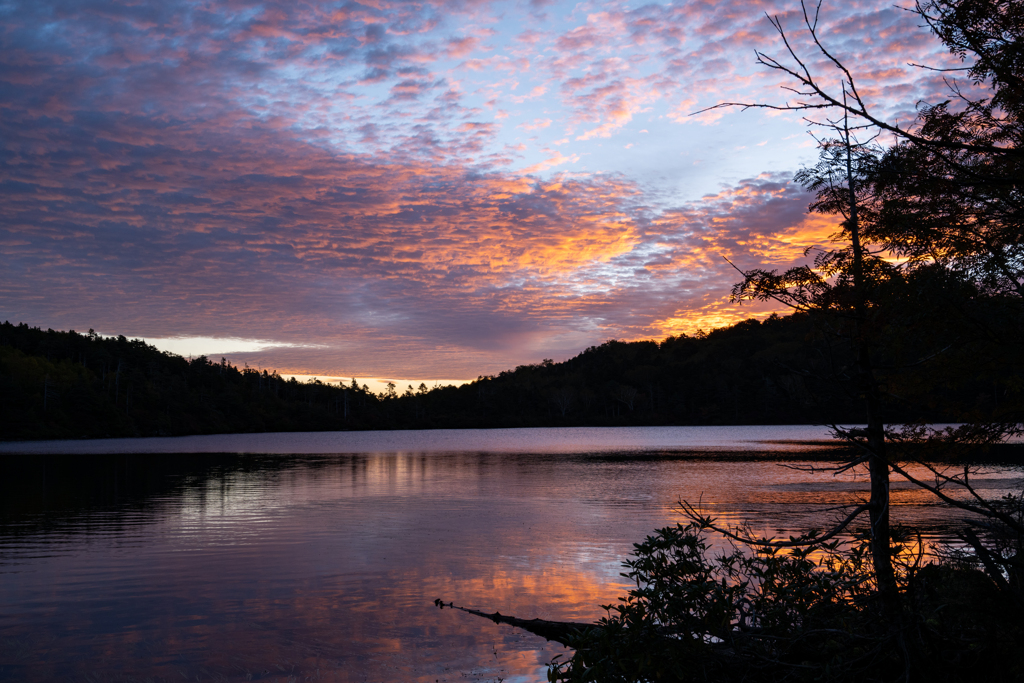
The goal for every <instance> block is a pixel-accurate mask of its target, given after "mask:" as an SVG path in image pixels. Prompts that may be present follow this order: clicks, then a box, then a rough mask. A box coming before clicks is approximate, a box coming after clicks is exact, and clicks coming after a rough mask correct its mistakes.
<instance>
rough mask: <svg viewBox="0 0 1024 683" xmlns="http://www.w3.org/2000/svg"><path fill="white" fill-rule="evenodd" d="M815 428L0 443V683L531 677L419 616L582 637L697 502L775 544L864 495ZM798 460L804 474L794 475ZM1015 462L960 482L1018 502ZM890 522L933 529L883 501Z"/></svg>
mask: <svg viewBox="0 0 1024 683" xmlns="http://www.w3.org/2000/svg"><path fill="white" fill-rule="evenodd" d="M827 441H828V434H827V431H825V430H824V429H823V428H820V427H715V428H696V427H693V428H688V427H652V428H621V429H619V428H608V429H582V428H580V429H522V430H464V431H459V430H438V431H423V432H410V431H406V432H347V433H309V434H246V435H219V436H206V437H178V438H157V439H130V440H129V439H120V440H96V441H75V442H33V443H0V455H2V456H3V457H2V458H0V495H2V499H0V500H2V502H0V605H2V609H0V680H11V681H15V680H18V681H21V680H27V681H43V680H54V679H58V680H80V681H172V680H173V681H179V680H190V681H218V680H220V681H244V680H273V681H304V680H325V681H382V682H397V681H423V682H427V681H430V682H435V681H494V682H497V681H517V682H527V681H529V682H533V681H544V680H546V675H545V671H546V669H545V665H546V663H547V662H548V661H550V660H551V658H552V657H553V656H554V655H556V654H558V653H559V652H562V651H563V649H562V648H561V647H560V646H558V645H555V644H552V643H546V642H545V641H544V640H543V639H541V638H538V637H536V636H533V635H530V634H528V633H524V632H522V631H518V630H515V629H513V628H511V627H508V626H499V625H496V624H493V623H491V622H489V621H487V620H484V619H480V618H478V617H474V616H471V615H468V614H465V613H462V612H458V611H452V610H443V611H441V610H438V609H437V608H436V607H434V606H433V604H432V602H433V600H434V599H435V598H442V599H444V600H446V601H454V602H455V603H456V604H458V605H464V606H468V607H475V608H479V609H484V610H487V611H495V610H497V611H500V612H501V613H502V614H510V615H515V616H519V617H525V618H533V617H540V618H545V619H559V620H579V621H592V620H594V619H597V618H599V617H601V616H602V615H603V614H604V611H603V610H602V609H601V607H600V605H602V604H608V603H613V602H615V600H616V598H617V597H618V596H619V595H622V594H624V593H625V592H626V590H628V588H629V586H628V585H627V584H626V583H625V580H624V579H623V578H622V577H621V576H619V572H620V571H621V562H622V561H623V559H625V558H626V557H627V556H628V555H629V553H630V551H631V550H632V544H633V543H635V542H638V541H640V540H642V539H643V538H644V536H646V535H647V534H649V533H650V532H651V531H652V530H654V529H655V528H658V527H661V526H665V525H668V524H673V523H675V522H677V521H680V520H681V517H680V516H679V514H678V513H677V512H676V511H675V507H676V504H677V502H678V501H679V500H680V499H686V500H688V501H690V502H694V503H696V502H698V501H700V503H701V504H702V505H703V507H704V508H705V509H706V510H708V511H709V512H710V513H712V514H714V515H715V516H717V517H718V518H719V519H720V520H723V521H726V522H729V523H748V524H751V525H752V527H753V528H754V529H755V530H756V531H758V532H761V533H765V534H769V535H782V534H788V533H791V532H796V531H799V530H804V529H806V528H808V527H810V526H815V525H817V526H821V525H823V523H824V522H827V521H828V520H830V519H834V518H836V517H839V516H841V513H840V511H839V510H838V508H840V507H841V506H843V505H848V504H850V503H852V502H855V501H857V500H858V499H859V497H860V496H862V495H864V491H865V490H866V481H865V477H864V476H863V475H857V474H854V473H850V474H847V475H844V476H841V477H833V476H831V475H830V474H822V473H811V472H807V471H805V470H803V469H793V466H797V467H806V466H810V465H816V464H817V465H820V464H824V463H821V462H819V461H818V460H820V458H822V457H827V453H826V454H822V452H821V448H822V444H823V443H827ZM816 459H818V460H816ZM1022 483H1024V471H1022V469H1021V468H1019V467H1002V468H999V467H995V466H992V467H989V468H987V470H986V471H985V472H984V473H981V474H979V475H978V476H977V479H976V484H977V485H978V486H979V488H980V489H981V490H982V491H983V492H984V493H985V494H986V495H990V496H998V495H1002V494H1003V493H1006V492H1009V491H1011V490H1014V489H1015V488H1019V487H1020V486H1021V485H1022ZM893 505H894V517H895V518H897V519H898V520H899V521H904V522H907V523H911V524H914V525H916V526H918V527H919V528H920V529H922V530H923V532H924V533H925V535H926V536H928V537H931V538H936V537H938V536H940V535H941V534H942V533H943V532H944V531H945V530H946V529H947V525H948V523H949V521H950V519H951V518H950V514H949V512H948V510H946V509H945V508H944V507H942V506H939V505H937V504H936V503H935V501H934V500H933V499H931V497H930V496H928V495H926V494H924V493H922V492H920V491H918V490H915V489H912V488H909V487H906V486H899V485H894V490H893Z"/></svg>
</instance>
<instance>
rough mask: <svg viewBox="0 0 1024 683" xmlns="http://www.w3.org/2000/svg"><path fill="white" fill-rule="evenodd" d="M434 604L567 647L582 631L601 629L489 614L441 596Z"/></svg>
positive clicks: (565, 622) (596, 626) (582, 623)
mask: <svg viewBox="0 0 1024 683" xmlns="http://www.w3.org/2000/svg"><path fill="white" fill-rule="evenodd" d="M434 604H435V605H437V606H438V607H440V608H441V609H444V608H445V607H447V608H448V609H457V610H462V611H463V612H468V613H469V614H473V615H476V616H478V617H483V618H484V619H490V620H491V621H493V622H494V623H495V624H508V625H509V626H515V627H516V628H521V629H523V630H524V631H529V632H530V633H532V634H534V635H537V636H540V637H541V638H546V639H547V640H553V641H554V642H556V643H560V644H562V645H565V646H566V647H572V645H570V642H571V641H573V640H575V639H577V638H578V637H579V635H580V634H581V633H583V632H584V631H587V630H589V629H599V628H601V627H600V626H598V625H596V624H588V623H584V622H579V621H548V620H547V619H519V618H518V617H508V616H505V615H504V614H501V613H500V612H494V613H493V614H488V613H487V612H481V611H480V610H475V609H469V608H468V607H459V606H458V605H455V604H453V603H450V602H444V601H443V600H441V599H440V598H438V599H437V600H434Z"/></svg>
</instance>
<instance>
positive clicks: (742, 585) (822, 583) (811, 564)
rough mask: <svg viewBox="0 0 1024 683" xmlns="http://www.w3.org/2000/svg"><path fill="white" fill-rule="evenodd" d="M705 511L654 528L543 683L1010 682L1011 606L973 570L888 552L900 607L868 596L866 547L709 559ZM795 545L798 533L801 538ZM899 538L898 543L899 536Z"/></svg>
mask: <svg viewBox="0 0 1024 683" xmlns="http://www.w3.org/2000/svg"><path fill="white" fill-rule="evenodd" d="M712 526H713V522H712V520H710V519H707V518H703V519H699V520H695V521H693V522H691V523H690V524H688V525H685V526H684V525H680V524H677V525H675V526H671V527H666V528H664V529H659V530H658V531H656V532H655V533H654V534H653V535H651V536H648V537H647V539H646V540H645V541H644V542H643V543H639V544H636V545H635V546H634V547H635V552H634V558H632V559H630V560H629V561H627V562H626V563H625V567H626V568H627V569H628V572H627V573H625V574H623V576H625V577H626V578H628V579H630V580H631V581H633V582H635V583H636V588H634V589H633V590H631V591H630V592H629V594H628V595H627V596H626V597H624V598H620V601H619V604H617V605H608V606H606V609H607V610H608V613H609V614H608V616H607V617H606V618H604V619H602V620H601V621H600V622H598V624H597V626H596V627H595V628H592V629H590V630H588V631H586V632H584V633H583V634H582V635H581V636H580V637H579V639H578V641H577V642H575V643H573V645H574V647H575V653H574V654H573V655H572V657H571V658H569V659H568V660H567V661H565V662H558V661H557V660H556V662H554V663H553V664H552V665H551V667H550V668H549V673H548V678H549V680H551V681H566V682H568V681H574V682H575V681H578V682H581V683H582V682H589V681H602V682H615V681H622V682H626V681H721V682H727V681H741V680H742V681H858V682H860V681H865V680H867V681H874V680H898V679H900V678H901V677H902V678H904V679H908V678H910V675H909V673H908V672H912V673H913V676H912V677H913V678H914V679H916V680H933V681H963V680H992V681H1004V680H1007V681H1009V680H1019V679H1020V677H1021V676H1024V650H1022V649H1021V648H1020V644H1021V643H1022V642H1024V641H1022V636H1024V630H1022V627H1021V624H1020V622H1019V619H1018V618H1017V610H1018V609H1019V606H1018V605H1017V604H1016V603H1014V602H1012V601H1007V600H1006V599H1005V596H1003V595H1001V594H1000V591H998V590H997V589H996V586H995V585H994V584H993V582H992V581H991V580H990V579H989V578H988V577H986V576H985V575H984V574H982V573H981V572H979V571H977V570H976V569H974V568H972V567H966V566H964V567H959V568H951V567H949V566H940V565H928V566H925V567H923V568H918V566H917V564H916V560H917V559H919V555H915V554H914V553H913V552H909V551H910V550H911V548H909V547H908V544H897V545H896V546H895V547H894V549H893V550H894V553H896V554H897V555H896V557H897V559H899V558H903V559H902V561H897V567H898V569H899V571H898V573H897V576H898V583H899V590H900V595H901V598H902V599H901V600H900V604H901V605H902V607H901V609H900V611H899V612H897V613H895V614H893V613H890V612H888V611H887V610H883V609H882V608H881V606H880V604H879V602H878V599H877V595H876V594H875V592H874V584H873V571H872V570H871V565H870V561H869V559H868V552H867V546H866V544H865V543H863V542H858V541H854V542H852V543H850V544H847V545H842V544H840V543H838V542H832V543H827V544H822V545H820V546H819V547H818V548H817V549H816V550H814V551H811V550H810V549H808V548H807V547H802V548H801V547H797V548H794V549H792V550H790V551H788V552H784V551H781V550H779V549H777V548H772V547H770V546H767V545H762V546H755V547H752V548H751V547H739V548H737V547H732V548H731V549H730V550H729V551H728V552H721V553H719V554H717V555H714V554H713V553H714V549H713V548H712V546H711V545H710V544H709V536H708V529H709V528H711V527H712ZM813 536H814V534H811V535H810V536H809V537H807V538H805V539H791V540H793V541H799V540H808V538H813ZM905 540H906V539H905Z"/></svg>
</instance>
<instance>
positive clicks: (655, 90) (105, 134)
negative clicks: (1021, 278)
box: [0, 0, 950, 377]
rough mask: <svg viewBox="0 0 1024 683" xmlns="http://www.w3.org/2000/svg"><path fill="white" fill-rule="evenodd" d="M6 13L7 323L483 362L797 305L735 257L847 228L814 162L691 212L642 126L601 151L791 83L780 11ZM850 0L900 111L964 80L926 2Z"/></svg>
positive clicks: (852, 51) (1, 44)
mask: <svg viewBox="0 0 1024 683" xmlns="http://www.w3.org/2000/svg"><path fill="white" fill-rule="evenodd" d="M6 7H7V9H5V10H3V11H5V12H6V14H5V15H4V17H5V20H4V27H3V29H0V193H2V196H3V198H4V201H3V202H0V318H6V319H11V320H12V321H18V322H20V321H25V322H29V323H31V324H40V325H44V326H52V327H55V328H65V329H66V328H69V327H74V328H76V329H87V328H89V327H93V328H96V329H104V330H107V331H110V332H115V333H124V334H126V335H135V336H151V337H176V336H194V337H216V338H237V339H259V340H266V341H267V342H268V343H271V342H272V343H273V346H271V347H267V348H263V349H261V350H258V351H251V352H249V353H251V354H254V355H251V356H247V358H252V359H255V358H258V359H259V360H260V362H261V363H262V364H263V365H264V367H267V366H270V367H277V368H278V369H280V370H282V371H290V372H297V373H302V374H314V373H315V374H320V375H338V376H352V375H356V376H407V377H417V376H420V377H422V376H442V377H459V376H463V377H475V376H476V375H478V374H481V373H487V372H493V371H497V370H501V369H503V368H506V367H509V366H514V365H516V364H518V363H522V362H534V361H536V360H538V359H539V358H542V357H565V356H568V355H571V354H573V353H576V352H578V351H579V350H580V349H581V348H585V347H586V346H588V345H590V344H593V343H599V342H600V341H602V340H603V339H607V338H609V337H617V338H627V339H630V338H642V337H647V336H659V335H664V334H668V333H675V332H678V331H686V330H690V331H692V329H694V326H704V327H707V326H711V325H714V324H719V323H722V322H723V321H729V320H734V319H738V318H741V317H743V316H746V315H748V314H749V313H750V312H751V311H753V312H760V313H764V312H767V310H768V309H763V310H762V309H757V308H751V307H738V306H736V305H733V304H730V303H728V301H727V296H728V291H729V288H730V286H731V284H732V282H733V280H734V279H735V277H736V275H735V273H734V271H732V269H731V267H729V266H728V264H726V263H725V261H724V260H723V259H722V258H721V257H722V256H723V255H724V256H728V257H729V258H730V259H732V260H733V261H734V262H735V263H737V265H739V266H740V267H752V266H754V265H758V264H762V263H765V264H769V265H770V266H771V267H779V268H782V267H785V266H786V265H788V264H792V263H795V262H797V261H799V260H800V259H801V258H802V255H801V254H802V250H803V249H804V248H805V247H806V246H810V245H813V244H821V243H825V242H826V241H827V238H828V236H829V235H830V234H831V231H832V230H833V229H834V228H833V226H832V224H831V223H830V222H829V221H827V220H824V219H821V218H812V217H808V216H807V215H806V213H805V209H806V204H807V197H806V196H805V195H804V193H803V192H801V191H800V189H799V188H796V187H794V186H793V185H792V184H791V183H790V182H789V177H790V173H791V172H792V171H793V170H794V169H791V168H774V169H772V172H771V173H767V174H762V173H761V171H762V170H765V169H761V168H751V169H749V171H744V173H743V174H742V175H735V174H734V175H733V176H732V178H733V180H729V181H728V182H724V183H723V185H722V187H721V189H720V190H719V191H717V192H714V193H711V194H709V195H707V196H705V197H703V198H700V199H696V200H693V201H689V202H684V201H682V200H681V199H679V198H678V196H676V195H673V194H672V193H670V192H666V191H665V190H664V189H663V188H659V187H655V186H652V185H651V184H650V183H649V182H648V180H646V179H644V178H642V177H641V176H639V175H629V174H627V173H626V172H625V171H624V170H623V168H627V167H626V166H625V164H626V163H627V162H626V161H624V159H625V158H626V157H628V158H629V159H630V161H629V162H628V163H630V164H633V163H638V162H636V161H635V160H636V159H637V158H639V157H641V156H642V154H641V152H643V151H644V150H634V151H633V153H630V154H628V155H627V154H625V153H623V152H622V147H623V146H624V144H625V143H627V142H629V141H624V140H620V141H617V142H615V144H609V145H606V149H614V150H616V153H617V154H618V156H615V157H610V156H609V157H604V158H600V159H599V158H598V156H597V155H595V154H593V150H595V149H597V145H599V144H601V142H602V141H605V140H609V139H614V138H615V137H616V136H619V135H620V134H621V132H622V131H623V130H631V129H632V126H631V124H633V123H636V124H637V127H639V126H641V125H642V126H644V128H643V130H644V131H646V130H650V131H651V135H658V136H659V138H661V139H667V136H666V133H665V131H666V126H668V127H673V128H674V126H675V124H677V123H678V124H683V125H688V124H690V123H691V122H702V123H708V122H717V123H718V126H716V128H714V129H706V130H705V131H704V132H714V131H715V130H719V129H722V128H725V127H726V126H727V125H731V124H730V122H729V121H728V120H727V117H726V114H727V112H726V111H725V110H715V112H713V113H709V114H706V115H704V116H703V117H691V116H688V114H689V113H690V112H692V111H695V110H696V109H699V108H701V107H705V106H709V105H711V104H714V103H716V102H719V101H723V100H736V101H745V100H753V101H778V100H779V98H780V97H781V95H780V92H779V91H778V90H777V86H778V84H779V82H780V79H779V77H778V74H775V73H773V72H770V71H765V70H758V69H757V68H756V66H755V65H753V64H752V63H751V59H750V50H751V49H752V48H754V47H763V48H764V49H765V50H768V51H774V52H772V53H773V54H776V53H777V52H778V48H779V45H778V43H777V42H773V41H775V38H774V36H773V35H772V32H771V27H770V26H769V25H768V24H767V22H766V21H765V20H764V19H763V17H762V15H761V11H762V10H766V11H769V12H770V13H772V14H774V13H776V12H777V11H778V10H777V8H776V7H775V6H773V5H772V4H769V3H754V4H753V5H751V3H750V2H742V3H741V2H738V1H737V0H729V1H727V2H724V3H714V4H713V5H708V4H705V3H696V2H685V3H670V4H664V5H658V4H645V5H642V6H639V7H635V8H626V7H619V6H615V7H613V6H607V7H602V8H601V11H589V13H588V10H587V9H586V8H585V6H580V7H579V8H577V7H576V5H575V3H568V4H560V3H548V4H546V5H544V7H543V12H544V13H545V14H546V15H547V16H546V17H541V15H540V12H541V9H539V7H540V6H539V5H537V6H534V7H533V9H532V11H531V10H528V9H522V10H519V11H520V12H521V14H518V15H515V16H512V15H513V14H514V13H515V11H516V10H515V9H513V8H510V7H509V6H506V5H495V4H491V3H489V2H486V1H485V0H464V1H459V2H447V1H445V2H442V1H441V0H427V1H425V2H422V3H408V2H401V1H398V0H375V1H374V2H372V3H344V4H336V3H321V2H317V1H314V2H309V3H293V2H285V1H284V0H269V1H268V2H264V3H259V4H247V3H241V4H238V3H236V4H226V5H225V4H222V5H217V4H213V5H204V6H203V8H202V9H201V10H200V9H197V6H196V5H194V4H193V3H189V2H185V1H184V0H167V2H161V3H128V2H119V1H118V0H111V1H110V2H106V3H103V4H96V3H90V2H81V3H65V4H52V3H51V4H47V3H30V2H20V1H17V0H16V1H15V2H14V3H13V4H11V3H9V4H8V5H7V6H6ZM824 11H825V20H824V21H823V24H822V26H823V33H822V35H823V37H824V38H825V39H826V40H827V41H829V43H830V44H834V45H835V46H836V50H837V53H838V54H840V55H841V56H842V58H843V59H844V60H849V62H850V64H851V65H854V66H855V67H856V69H857V71H856V72H857V74H858V78H859V79H860V80H859V83H860V84H861V86H862V87H863V92H864V93H865V94H866V96H868V97H869V99H870V101H871V102H872V106H877V107H878V109H879V111H880V113H881V114H883V115H896V114H898V115H899V116H901V117H905V116H912V115H913V105H914V103H916V102H917V101H918V100H926V101H934V100H935V99H936V98H939V97H943V96H944V91H943V88H944V85H943V83H942V81H941V78H935V77H934V76H933V75H932V74H930V73H928V72H920V71H917V70H914V69H911V68H909V67H906V65H905V63H906V62H907V61H910V59H908V55H912V56H913V60H914V61H919V62H928V63H930V64H932V65H935V66H941V65H943V64H946V63H948V60H949V59H950V57H949V55H947V54H945V52H944V51H943V50H941V46H938V47H937V46H936V43H935V42H934V41H929V40H928V39H927V35H926V33H924V32H922V31H920V30H918V29H916V28H915V27H914V25H913V24H914V22H913V19H912V17H910V16H909V15H907V13H905V12H899V11H896V10H893V9H891V8H890V7H889V5H887V4H885V3H881V2H868V1H867V0H861V1H859V2H856V3H849V4H845V5H843V6H841V7H826V8H825V10H824ZM503 12H504V13H508V14H503ZM780 16H781V17H782V18H783V20H784V21H785V22H786V26H787V27H791V29H792V30H795V29H796V27H797V26H798V25H797V24H796V23H795V22H796V20H797V17H796V16H795V15H794V14H793V13H792V12H789V13H783V14H780ZM555 17H557V18H558V19H557V20H555V19H554V18H555ZM510 30H511V31H512V33H509V31H510ZM799 38H800V36H799V32H798V31H797V33H795V34H794V39H795V42H794V44H796V45H798V48H799V49H800V50H801V54H802V55H810V56H809V57H808V59H809V61H808V63H809V64H810V65H811V66H812V68H814V69H816V70H820V71H821V72H822V73H827V70H828V65H827V64H825V63H823V62H822V61H821V60H820V59H818V58H815V57H814V56H813V52H811V53H808V52H807V50H808V46H807V44H806V40H800V39H799ZM489 111H491V112H494V115H493V121H491V120H487V119H489V118H491V117H490V116H489V115H488V113H487V112H489ZM751 116H754V115H753V114H752V115H751ZM506 117H508V118H509V119H512V118H513V117H515V118H514V120H515V121H516V122H517V123H518V124H519V125H518V127H519V128H521V129H524V130H529V131H531V138H530V144H534V142H533V139H534V138H536V139H537V142H536V146H535V147H533V148H527V147H521V146H517V145H519V141H518V140H517V139H516V137H515V136H516V135H517V132H516V128H517V126H513V125H506V124H505V118H506ZM746 120H747V121H750V120H752V119H746ZM744 125H749V124H744ZM701 130H704V129H701ZM765 137H768V135H764V136H763V137H761V136H759V137H758V138H757V139H755V140H753V141H749V140H736V141H730V142H729V143H728V145H726V144H724V143H723V145H722V149H727V148H731V147H732V146H736V145H743V144H749V145H756V143H757V141H758V140H761V139H764V138H765ZM780 137H782V138H784V137H785V136H780ZM570 138H575V140H576V142H574V143H573V145H572V146H573V149H572V150H571V151H572V152H574V153H570V150H568V149H565V148H563V149H565V151H564V152H558V151H555V150H554V148H555V147H556V146H560V145H564V144H567V143H568V141H569V140H570ZM652 139H654V138H652ZM771 139H773V140H775V139H779V138H775V137H772V138H771ZM792 144H793V145H796V144H799V141H795V142H794V143H792ZM644 147H645V149H646V148H647V147H650V145H649V144H646V145H644ZM782 147H783V145H782V144H778V145H773V146H772V151H773V152H774V151H775V150H776V148H779V149H781V148H782ZM531 150H532V151H531ZM537 150H540V151H541V152H542V153H543V155H544V156H543V157H539V156H533V157H530V156H527V155H529V154H531V153H532V154H537ZM668 151H671V153H672V158H673V159H676V160H678V159H680V157H679V155H678V154H676V153H675V151H676V150H675V149H674V148H673V149H671V150H668ZM713 154H715V150H707V151H704V150H701V151H700V153H699V155H698V154H696V153H695V154H694V156H695V157H696V156H699V158H701V159H706V160H708V161H707V162H706V163H703V164H702V165H701V167H700V168H701V170H702V172H703V169H705V168H708V169H709V170H708V171H707V172H708V173H711V172H713V166H714V164H713V163H711V162H712V161H713V157H712V156H711V155H713ZM723 154H724V153H720V154H719V156H721V155H723ZM667 157H668V154H661V155H660V156H658V157H657V158H656V160H655V162H654V163H657V164H659V165H660V164H663V163H664V160H665V158H667ZM524 158H529V159H530V160H531V161H534V162H535V161H536V159H537V158H543V160H542V161H539V162H535V163H532V165H529V166H528V167H527V168H523V169H519V170H516V167H517V166H519V165H521V164H522V163H523V159H524ZM583 160H585V164H584V163H583ZM680 163H682V162H680ZM577 164H578V165H579V166H577ZM629 168H632V167H629ZM679 168H681V167H675V168H671V167H667V168H666V169H661V168H659V169H658V172H659V173H661V174H663V175H670V174H671V173H674V172H677V171H678V169H679ZM686 168H687V169H689V168H690V165H689V163H688V162H687V166H686ZM567 169H571V170H567ZM744 176H746V177H747V178H746V179H745V180H735V178H742V177H744ZM716 321H718V322H716ZM310 345H313V346H314V347H315V348H309V347H310Z"/></svg>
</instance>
